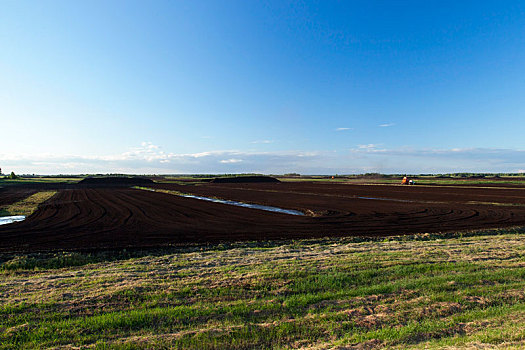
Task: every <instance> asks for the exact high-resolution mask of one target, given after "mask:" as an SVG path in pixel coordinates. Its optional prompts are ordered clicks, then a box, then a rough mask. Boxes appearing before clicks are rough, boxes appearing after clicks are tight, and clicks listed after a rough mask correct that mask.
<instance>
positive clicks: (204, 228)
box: [0, 182, 525, 251]
mask: <svg viewBox="0 0 525 350" xmlns="http://www.w3.org/2000/svg"><path fill="white" fill-rule="evenodd" d="M152 186H153V187H157V188H163V189H170V190H177V191H180V192H184V193H192V194H196V195H203V196H214V197H219V198H224V199H232V200H239V201H245V202H252V203H258V204H264V205H271V206H277V207H281V208H285V209H296V210H302V211H303V212H305V213H307V214H308V215H307V216H303V217H301V216H293V215H287V214H279V213H272V212H266V211H262V210H255V209H248V208H241V207H236V206H231V205H225V204H218V203H212V202H206V201H201V200H197V199H191V198H184V197H179V196H175V195H171V194H166V193H158V192H151V191H145V190H137V189H131V188H124V187H120V188H119V187H115V188H108V187H105V186H101V187H98V188H96V187H91V188H88V187H85V186H78V185H76V186H69V187H64V188H62V189H60V190H59V193H58V194H57V195H56V196H54V197H53V198H52V199H51V200H49V201H48V202H46V203H44V204H43V205H41V206H40V208H39V209H38V210H37V211H36V212H35V213H34V214H33V215H32V216H31V217H29V218H28V219H27V220H25V221H23V222H19V223H14V224H9V225H5V226H0V251H15V250H17V251H20V250H24V251H35V250H45V249H92V248H122V247H148V246H162V245H166V244H187V243H208V242H220V241H236V240H262V239H280V238H283V239H290V238H306V237H322V236H355V235H359V236H383V235H393V234H409V233H424V232H444V231H454V230H468V229H480V228H495V227H509V226H517V225H525V188H520V189H516V188H479V187H456V188H453V187H426V186H400V185H397V186H396V185H393V186H391V185H377V186H374V185H347V184H323V183H305V182H301V183H276V184H266V183H264V184H262V183H253V184H215V183H206V184H203V183H201V184H199V185H178V184H154V185H152ZM17 189H18V190H19V191H24V190H27V189H24V187H17ZM12 191H15V189H13V190H12ZM359 197H369V198H370V197H373V198H381V200H377V199H364V198H359ZM484 203H485V204H484ZM486 203H495V204H486ZM515 204H517V205H515Z"/></svg>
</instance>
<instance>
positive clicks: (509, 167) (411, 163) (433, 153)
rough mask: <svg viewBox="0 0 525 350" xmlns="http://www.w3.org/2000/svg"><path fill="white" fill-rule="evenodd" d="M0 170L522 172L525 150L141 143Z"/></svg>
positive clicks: (37, 158) (42, 157) (13, 162)
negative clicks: (192, 149) (181, 147)
mask: <svg viewBox="0 0 525 350" xmlns="http://www.w3.org/2000/svg"><path fill="white" fill-rule="evenodd" d="M0 152H1V151H0ZM0 166H1V167H2V170H3V171H4V172H11V171H15V172H16V173H21V174H31V173H36V174H81V173H139V174H153V173H155V174H175V173H234V172H262V173H274V174H282V173H287V172H299V173H302V174H332V173H339V174H344V173H348V174H349V173H362V172H383V173H444V172H461V171H468V172H518V171H519V172H525V170H524V169H525V150H516V149H496V148H448V149H432V148H425V149H423V148H412V147H398V148H388V147H385V146H384V145H381V144H372V143H371V144H362V145H357V146H355V147H354V148H351V149H348V150H346V151H339V152H337V151H331V152H327V151H300V150H298V151H293V150H292V151H278V152H277V151H276V152H252V151H240V150H211V151H206V152H197V153H172V152H166V151H164V150H163V149H162V147H160V146H157V145H155V144H153V143H151V142H144V143H142V144H141V145H140V146H138V147H134V148H131V149H130V150H129V151H127V152H123V153H120V154H113V155H100V156H81V155H69V156H57V155H52V154H31V155H23V154H9V155H8V154H1V153H0Z"/></svg>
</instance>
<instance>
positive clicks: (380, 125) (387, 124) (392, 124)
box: [379, 123, 396, 128]
mask: <svg viewBox="0 0 525 350" xmlns="http://www.w3.org/2000/svg"><path fill="white" fill-rule="evenodd" d="M394 125H396V124H395V123H384V124H379V127H381V128H388V127H389V126H394Z"/></svg>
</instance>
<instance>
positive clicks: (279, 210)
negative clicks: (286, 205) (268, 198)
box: [178, 194, 305, 216]
mask: <svg viewBox="0 0 525 350" xmlns="http://www.w3.org/2000/svg"><path fill="white" fill-rule="evenodd" d="M178 196H181V197H186V198H193V199H200V200H203V201H209V202H214V203H222V204H229V205H236V206H238V207H244V208H252V209H260V210H266V211H272V212H274V213H282V214H290V215H302V216H304V215H305V214H304V213H303V212H301V211H299V210H292V209H282V208H277V207H270V206H267V205H259V204H249V203H243V202H237V201H230V200H224V199H217V198H209V197H201V196H194V195H192V194H178Z"/></svg>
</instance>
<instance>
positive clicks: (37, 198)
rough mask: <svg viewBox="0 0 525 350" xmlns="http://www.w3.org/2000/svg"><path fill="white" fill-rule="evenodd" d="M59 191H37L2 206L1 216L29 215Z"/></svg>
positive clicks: (0, 209)
mask: <svg viewBox="0 0 525 350" xmlns="http://www.w3.org/2000/svg"><path fill="white" fill-rule="evenodd" d="M56 193H57V191H41V192H37V193H35V194H33V195H31V196H29V197H27V198H25V199H23V200H21V201H19V202H16V203H13V204H10V205H7V206H4V207H1V208H0V216H9V215H24V216H29V215H31V214H33V213H34V212H35V210H37V208H38V206H39V205H40V204H41V203H43V202H45V201H47V200H48V199H50V198H51V197H53V196H54V195H55V194H56Z"/></svg>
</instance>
